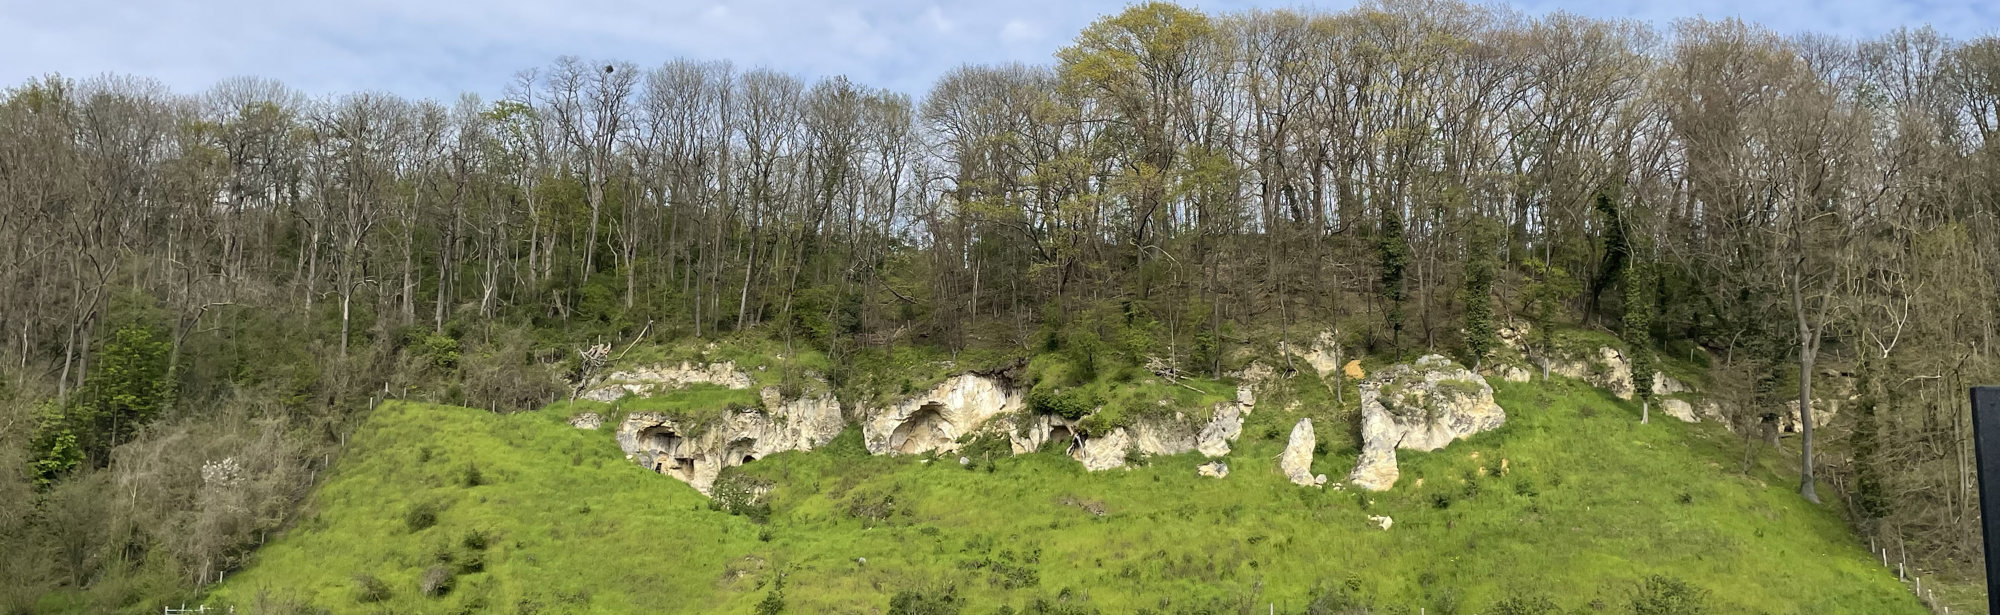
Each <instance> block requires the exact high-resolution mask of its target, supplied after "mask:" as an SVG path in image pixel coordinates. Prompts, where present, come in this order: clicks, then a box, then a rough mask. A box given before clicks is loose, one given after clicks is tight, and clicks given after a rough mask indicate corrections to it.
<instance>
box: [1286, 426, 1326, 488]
mask: <svg viewBox="0 0 2000 615" xmlns="http://www.w3.org/2000/svg"><path fill="white" fill-rule="evenodd" d="M1318 443H1319V441H1318V439H1317V438H1314V437H1313V422H1312V419H1309V418H1306V419H1299V422H1298V424H1297V425H1293V426H1292V439H1291V440H1290V441H1289V442H1287V443H1286V444H1285V453H1284V454H1283V455H1281V456H1279V457H1278V470H1280V471H1282V472H1284V473H1285V478H1287V479H1290V480H1291V481H1292V484H1295V485H1305V486H1311V485H1317V484H1320V483H1318V482H1315V481H1314V477H1313V474H1312V462H1313V446H1314V445H1317V444H1318Z"/></svg>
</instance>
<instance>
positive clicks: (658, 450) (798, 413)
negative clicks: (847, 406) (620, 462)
mask: <svg viewBox="0 0 2000 615" xmlns="http://www.w3.org/2000/svg"><path fill="white" fill-rule="evenodd" d="M761 393H762V397H763V402H764V403H763V407H761V408H751V409H740V410H736V411H732V412H729V413H728V414H726V415H724V416H723V417H721V418H720V419H716V420H713V421H710V422H709V423H708V424H704V425H694V424H683V423H682V422H680V421H679V420H676V419H675V418H674V417H672V416H669V415H667V414H663V413H658V412H636V413H633V414H631V415H628V416H626V417H625V421H624V422H623V423H620V424H619V425H618V432H617V439H618V447H619V448H621V449H624V450H625V453H626V454H627V455H628V456H630V457H631V458H632V459H633V460H634V461H636V462H638V463H639V465H641V466H643V467H645V468H647V469H649V470H653V471H655V472H659V473H661V474H665V475H667V476H671V477H673V478H676V479H679V480H681V481H684V482H686V483H688V484H689V485H693V486H694V488H695V489H696V490H698V491H700V492H702V493H703V494H707V493H708V492H709V489H710V488H711V487H713V486H714V485H715V478H716V476H717V475H719V474H721V472H722V469H723V468H726V467H730V466H738V465H743V464H744V463H748V462H750V461H754V460H756V459H759V458H762V457H764V456H767V455H771V454H773V453H779V452H784V451H802V450H811V449H813V448H816V447H818V446H820V445H823V444H826V443H827V442H828V441H830V440H833V438H834V436H837V435H839V434H840V430H841V427H842V425H843V423H842V421H841V417H840V403H839V402H838V401H837V400H835V399H834V398H833V397H832V396H830V395H822V396H819V397H809V398H803V399H793V400H785V399H783V396H782V395H780V394H779V393H778V390H777V387H766V388H765V389H764V390H763V391H762V392H761Z"/></svg>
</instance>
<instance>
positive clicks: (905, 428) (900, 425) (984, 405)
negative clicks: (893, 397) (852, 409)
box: [861, 373, 1023, 455]
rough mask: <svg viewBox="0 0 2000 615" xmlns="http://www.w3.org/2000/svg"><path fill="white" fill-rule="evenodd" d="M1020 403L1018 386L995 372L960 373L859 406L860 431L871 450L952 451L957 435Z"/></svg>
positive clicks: (891, 452)
mask: <svg viewBox="0 0 2000 615" xmlns="http://www.w3.org/2000/svg"><path fill="white" fill-rule="evenodd" d="M1022 404H1023V395H1022V391H1021V390H1019V389H1016V388H1014V387H1012V386H1009V385H1008V383H1006V382H1005V381H1003V380H1001V379H999V378H995V377H991V376H982V375H978V374H969V373H968V374H960V375H958V376H954V377H952V378H950V379H947V380H945V381H944V382H942V383H939V384H938V385H937V386H936V387H933V388H931V390H930V391H927V392H925V393H923V394H922V395H917V396H915V397H910V398H907V399H904V400H903V401H900V402H897V403H896V404H894V405H891V406H889V407H887V408H880V409H876V410H871V411H866V412H864V413H863V414H864V418H863V419H862V422H861V436H862V440H863V442H865V443H866V444H867V447H868V452H870V453H873V454H876V455H914V454H921V453H927V452H932V451H936V452H940V453H949V452H955V451H957V450H958V438H959V436H963V435H965V434H968V433H972V432H974V431H977V430H979V429H980V428H981V427H982V426H984V425H985V424H986V422H987V421H988V420H990V419H993V418H994V417H997V416H1000V415H1003V414H1006V413H1009V412H1013V411H1015V410H1019V409H1021V408H1022Z"/></svg>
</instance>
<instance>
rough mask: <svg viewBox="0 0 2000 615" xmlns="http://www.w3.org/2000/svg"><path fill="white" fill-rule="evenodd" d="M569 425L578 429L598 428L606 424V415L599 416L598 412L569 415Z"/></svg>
mask: <svg viewBox="0 0 2000 615" xmlns="http://www.w3.org/2000/svg"><path fill="white" fill-rule="evenodd" d="M569 426H570V427H575V428H577V429H597V428H598V427H602V426H604V417H601V416H598V415H597V413H596V412H585V413H583V414H578V415H576V416H572V417H569Z"/></svg>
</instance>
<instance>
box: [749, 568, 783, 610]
mask: <svg viewBox="0 0 2000 615" xmlns="http://www.w3.org/2000/svg"><path fill="white" fill-rule="evenodd" d="M752 612H753V613H756V615H779V614H780V613H784V612H785V576H784V575H782V574H781V575H778V578H777V580H775V581H772V582H771V591H770V592H769V593H766V594H764V599H763V600H759V601H757V608H756V609H755V610H753V611H752Z"/></svg>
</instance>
